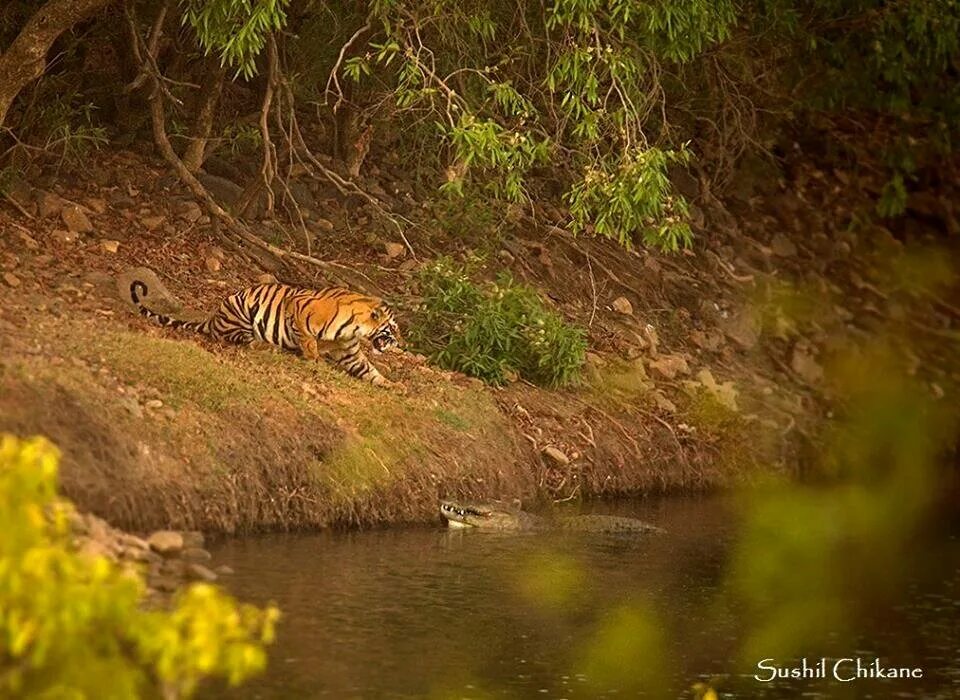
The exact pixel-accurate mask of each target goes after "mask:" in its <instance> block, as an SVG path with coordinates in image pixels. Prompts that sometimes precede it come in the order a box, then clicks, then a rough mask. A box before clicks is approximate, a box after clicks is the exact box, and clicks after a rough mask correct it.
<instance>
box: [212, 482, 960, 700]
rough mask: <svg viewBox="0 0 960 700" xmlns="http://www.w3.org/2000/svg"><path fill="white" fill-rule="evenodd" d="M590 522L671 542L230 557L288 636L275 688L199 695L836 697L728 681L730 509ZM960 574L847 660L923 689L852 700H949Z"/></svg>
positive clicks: (462, 535)
mask: <svg viewBox="0 0 960 700" xmlns="http://www.w3.org/2000/svg"><path fill="white" fill-rule="evenodd" d="M593 509H594V510H596V511H597V512H604V513H611V514H619V515H632V516H635V517H639V518H642V519H644V520H647V521H650V522H652V523H655V524H658V525H661V526H662V527H665V528H666V529H667V530H668V531H669V532H668V534H666V535H663V536H641V537H637V536H595V537H590V536H561V535H556V534H542V533H539V534H535V535H534V534H521V535H513V534H503V533H498V534H494V533H479V532H464V531H450V530H446V529H442V528H441V526H440V525H439V522H438V525H437V528H436V529H426V528H424V529H404V530H385V531H375V532H364V533H325V534H319V535H313V536H268V537H258V538H247V539H239V540H233V541H228V542H225V543H223V544H222V545H220V546H219V547H217V548H215V551H214V555H215V559H216V561H217V562H218V563H224V564H229V565H230V566H231V567H233V569H234V570H235V572H236V573H235V575H234V576H231V577H230V578H229V579H228V580H227V582H226V583H227V585H228V587H229V588H230V589H231V591H233V592H234V593H236V594H237V595H239V596H240V597H242V598H244V599H248V600H251V601H256V602H265V601H267V600H274V601H275V602H277V603H278V604H279V605H280V607H281V609H282V610H283V611H284V619H283V621H282V624H281V626H280V629H279V639H278V642H277V644H276V646H275V647H274V649H273V651H272V654H271V664H270V670H269V671H268V674H267V676H266V677H264V678H262V679H260V680H258V681H255V682H253V683H252V684H250V685H248V686H245V687H244V688H243V689H241V690H238V691H232V692H229V691H221V690H217V691H209V692H208V695H210V696H223V697H231V696H235V697H244V698H247V697H257V698H290V697H298V698H311V697H338V698H339V697H378V698H379V697H398V698H399V697H438V698H481V697H531V696H538V697H549V698H563V697H567V698H575V697H577V698H580V697H582V698H589V697H615V696H616V697H634V696H647V697H690V691H689V689H690V687H691V685H692V684H693V683H694V682H695V681H696V680H697V679H701V678H711V677H713V676H717V677H724V676H727V678H725V680H723V681H722V684H723V687H724V688H730V689H740V690H742V691H746V692H748V693H749V695H750V696H761V695H766V696H768V697H783V696H784V692H785V691H786V690H787V689H788V688H789V689H791V690H792V691H793V692H790V693H789V694H790V695H795V694H806V693H814V694H816V693H820V696H821V697H834V696H835V695H836V694H837V692H839V690H845V689H838V688H837V686H838V685H839V684H837V683H835V682H834V683H833V684H832V685H829V686H823V685H817V684H814V683H800V684H797V683H794V684H793V685H789V684H787V685H785V684H784V683H783V682H780V683H772V684H768V685H765V684H760V683H757V682H756V681H754V680H752V679H750V678H741V679H738V678H737V677H736V675H735V674H736V672H737V669H736V668H735V661H734V659H735V657H736V653H737V649H738V643H739V639H740V635H741V633H742V630H740V629H739V626H738V622H739V618H738V615H737V611H736V610H734V609H730V607H729V604H728V603H725V602H724V600H725V598H724V597H723V596H719V595H718V593H719V592H720V590H721V587H722V586H723V580H724V567H725V564H726V554H727V551H728V548H729V545H730V539H731V537H732V535H733V533H734V523H733V522H732V517H731V513H730V509H729V508H728V504H727V503H726V502H724V500H722V499H719V498H709V499H697V498H671V499H663V500H658V501H639V502H633V503H618V504H603V505H598V506H595V507H594V508H593ZM958 563H960V552H958V546H957V541H956V539H953V540H947V541H946V542H945V543H944V544H943V545H942V548H941V549H939V550H938V556H937V557H936V561H935V562H932V563H930V564H929V566H933V567H934V569H929V568H927V569H925V571H924V573H925V574H928V575H925V576H922V577H920V578H918V580H917V581H916V582H915V583H914V584H913V590H912V591H911V593H910V595H909V596H908V597H906V598H905V599H904V600H903V601H902V605H901V606H900V609H899V610H898V611H896V614H895V615H890V614H889V612H888V611H877V615H878V620H880V621H883V622H884V623H885V624H887V618H889V620H890V622H889V624H888V625H887V626H886V627H885V632H883V633H882V634H881V635H880V636H874V637H872V638H871V639H870V640H869V641H867V640H864V643H863V644H862V645H860V646H862V647H863V649H860V650H859V651H857V650H854V649H851V650H850V651H851V654H850V655H853V654H855V653H860V654H862V655H864V656H870V657H871V658H872V656H875V655H879V656H881V657H883V656H886V655H888V654H890V655H894V656H895V658H894V660H895V661H896V662H897V664H898V665H899V664H900V662H903V663H904V664H907V663H909V664H914V663H917V664H918V665H922V666H924V668H926V669H928V670H929V673H928V675H927V677H926V678H925V679H924V680H923V681H919V682H918V681H910V682H907V683H896V684H893V685H890V684H886V685H884V684H883V683H889V682H886V681H885V682H883V683H880V684H876V683H875V684H862V683H858V684H857V687H856V689H855V695H856V696H857V697H866V696H867V695H868V694H869V693H878V694H877V695H876V697H885V696H886V695H885V694H884V693H885V691H886V692H888V693H889V694H890V695H893V694H895V693H900V692H905V693H907V695H905V696H904V697H936V696H937V694H938V693H939V696H940V697H954V696H955V695H956V694H957V690H958V689H960V672H958V668H960V664H958V662H957V658H956V650H957V648H960V630H958V624H957V621H958V620H960V602H958V601H960V590H958V587H957V585H956V582H955V581H954V582H951V581H950V579H949V577H948V576H946V575H944V573H943V571H947V572H950V573H952V574H954V575H955V574H956V571H957V564H958ZM931 573H932V574H935V575H929V574H931ZM931 579H932V581H933V582H931ZM937 581H939V582H940V583H939V585H938V584H937V583H936V582H937ZM877 627H881V628H883V627H882V626H880V625H877ZM624 630H626V631H630V632H631V633H630V634H623V633H622V632H623V631H624ZM874 635H876V633H875V632H874ZM625 668H626V669H628V672H627V673H624V669H625ZM731 674H734V675H733V677H729V676H730V675H731ZM868 686H869V687H868ZM737 696H738V697H739V696H741V694H740V692H738V693H737Z"/></svg>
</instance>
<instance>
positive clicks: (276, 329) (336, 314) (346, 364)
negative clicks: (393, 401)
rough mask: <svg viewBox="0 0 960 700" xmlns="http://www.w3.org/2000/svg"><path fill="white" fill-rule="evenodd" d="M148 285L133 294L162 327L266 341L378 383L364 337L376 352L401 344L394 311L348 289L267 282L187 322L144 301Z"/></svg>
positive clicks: (144, 312)
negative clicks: (203, 317)
mask: <svg viewBox="0 0 960 700" xmlns="http://www.w3.org/2000/svg"><path fill="white" fill-rule="evenodd" d="M147 293H148V291H147V285H146V284H144V283H143V282H142V281H140V280H134V281H133V282H132V283H131V284H130V298H131V300H132V301H133V303H134V304H135V305H136V306H137V308H138V309H139V310H140V313H141V314H142V315H143V316H145V317H146V318H149V319H151V320H153V321H155V322H157V323H159V324H160V325H163V326H169V327H172V328H184V329H187V330H192V331H196V332H198V333H205V334H207V335H210V336H213V337H214V338H219V339H222V340H226V341H229V342H232V343H252V342H254V341H257V340H259V341H264V342H267V343H271V344H273V345H277V346H279V347H282V348H285V349H287V350H300V351H301V352H302V353H303V354H304V356H305V357H307V358H308V359H319V357H320V355H325V356H327V357H328V358H329V359H331V360H332V361H333V362H334V363H336V364H337V365H339V366H340V367H342V368H343V369H344V370H345V371H346V372H347V373H348V374H351V375H352V376H354V377H357V378H360V379H365V380H366V381H369V382H372V383H373V384H385V383H387V381H386V379H384V378H383V376H382V375H381V374H380V373H379V372H378V371H377V369H376V367H374V366H373V365H372V364H371V363H370V361H369V360H368V359H367V357H366V355H364V353H363V350H362V348H361V347H360V338H367V339H368V340H369V341H370V342H371V344H372V345H373V349H374V351H376V352H380V351H383V350H386V349H387V348H389V347H393V346H398V345H399V344H400V334H399V328H398V326H397V323H396V320H395V319H394V317H393V312H392V311H391V310H390V309H389V307H387V306H386V304H384V303H383V301H382V300H381V299H378V298H376V297H368V296H363V295H361V294H356V293H354V292H351V291H350V290H349V289H344V288H342V287H330V288H328V289H324V290H322V291H314V290H312V289H301V288H298V287H291V286H288V285H285V284H261V285H257V286H255V287H249V288H247V289H244V290H241V291H239V292H237V293H236V294H233V295H231V296H229V297H228V298H227V299H225V300H224V301H223V302H222V303H221V304H220V308H218V309H217V311H216V313H214V314H213V316H211V317H210V318H208V319H207V320H206V321H199V322H193V321H183V320H180V319H176V318H172V317H170V316H166V315H164V314H160V313H156V312H154V311H151V310H150V309H148V308H147V307H146V306H144V305H143V303H142V301H141V299H142V298H143V297H145V296H147Z"/></svg>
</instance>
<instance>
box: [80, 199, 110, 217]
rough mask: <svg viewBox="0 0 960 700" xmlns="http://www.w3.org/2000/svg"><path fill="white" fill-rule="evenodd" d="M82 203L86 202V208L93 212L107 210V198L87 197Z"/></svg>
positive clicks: (102, 212)
mask: <svg viewBox="0 0 960 700" xmlns="http://www.w3.org/2000/svg"><path fill="white" fill-rule="evenodd" d="M83 203H84V204H86V205H87V209H89V210H90V211H92V212H93V213H94V214H105V213H106V211H107V200H105V199H101V198H100V197H89V198H87V199H85V200H83Z"/></svg>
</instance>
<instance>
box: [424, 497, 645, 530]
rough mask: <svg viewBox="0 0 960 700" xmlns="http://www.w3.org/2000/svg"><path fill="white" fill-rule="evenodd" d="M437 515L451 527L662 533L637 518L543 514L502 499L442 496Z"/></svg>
mask: <svg viewBox="0 0 960 700" xmlns="http://www.w3.org/2000/svg"><path fill="white" fill-rule="evenodd" d="M440 515H442V516H443V517H444V518H446V520H447V525H448V526H449V527H452V528H480V529H484V530H516V531H524V530H525V531H531V530H533V531H542V530H570V531H577V532H598V533H618V532H621V533H646V532H649V533H662V532H663V529H661V528H659V527H657V526H656V525H651V524H650V523H646V522H644V521H642V520H637V519H636V518H622V517H620V516H615V515H574V516H560V517H556V518H553V517H544V516H541V515H534V514H533V513H528V512H527V511H524V510H521V509H520V506H519V505H518V504H515V503H505V502H503V501H455V500H441V501H440Z"/></svg>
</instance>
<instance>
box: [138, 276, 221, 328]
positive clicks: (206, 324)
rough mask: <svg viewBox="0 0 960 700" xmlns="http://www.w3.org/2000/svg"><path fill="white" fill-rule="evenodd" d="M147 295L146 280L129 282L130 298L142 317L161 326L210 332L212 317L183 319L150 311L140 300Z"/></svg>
mask: <svg viewBox="0 0 960 700" xmlns="http://www.w3.org/2000/svg"><path fill="white" fill-rule="evenodd" d="M147 295H148V290H147V284H146V282H144V281H142V280H133V281H132V282H131V283H130V300H131V301H132V302H133V303H134V304H135V305H136V307H137V309H139V311H140V315H141V316H143V317H144V318H149V319H150V320H151V321H154V322H155V323H159V324H160V325H161V326H168V327H169V328H183V329H185V330H188V331H194V332H196V333H204V334H206V335H209V334H210V324H211V321H212V319H207V320H206V321H183V320H181V319H179V318H172V317H170V316H167V315H166V314H160V313H157V312H156V311H151V310H150V309H148V308H147V307H146V306H144V305H143V302H141V301H140V300H141V299H142V298H143V297H145V296H147Z"/></svg>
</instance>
